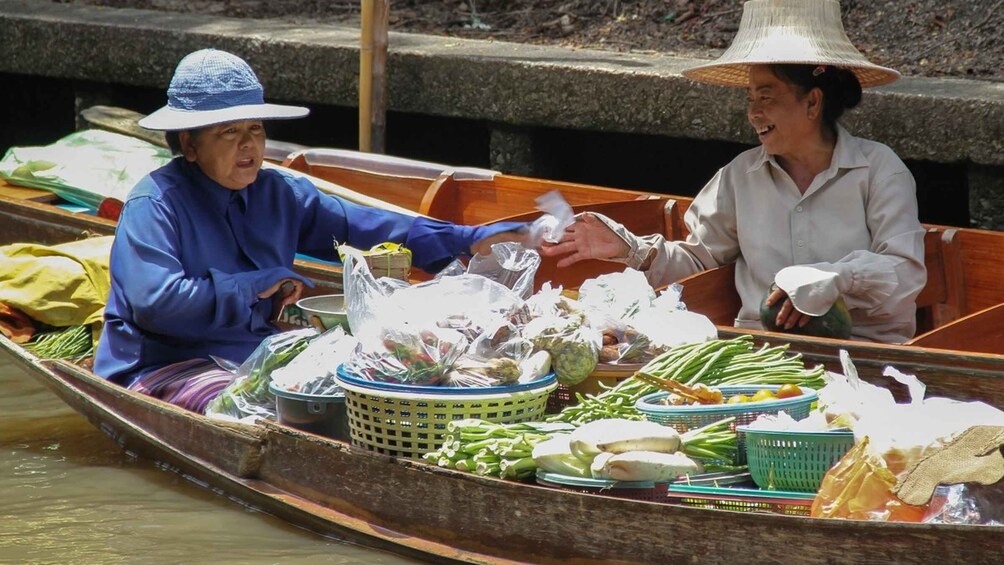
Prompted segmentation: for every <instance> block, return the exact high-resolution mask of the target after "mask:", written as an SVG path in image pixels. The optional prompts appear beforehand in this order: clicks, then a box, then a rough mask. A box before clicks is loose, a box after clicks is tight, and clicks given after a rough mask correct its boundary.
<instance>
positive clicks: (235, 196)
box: [179, 157, 248, 215]
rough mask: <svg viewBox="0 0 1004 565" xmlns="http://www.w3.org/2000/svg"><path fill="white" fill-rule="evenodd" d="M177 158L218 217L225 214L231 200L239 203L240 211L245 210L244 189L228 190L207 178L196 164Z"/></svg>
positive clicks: (245, 190) (245, 192)
mask: <svg viewBox="0 0 1004 565" xmlns="http://www.w3.org/2000/svg"><path fill="white" fill-rule="evenodd" d="M179 158H180V159H181V160H182V162H183V166H184V168H185V171H186V172H187V174H188V178H189V179H190V180H191V181H192V185H193V187H194V188H195V189H196V191H197V192H198V193H199V194H201V195H203V197H205V198H206V200H207V202H209V206H210V207H211V208H212V210H213V211H215V212H217V213H219V214H220V215H222V214H225V213H226V211H227V208H228V207H229V206H230V202H231V201H233V200H238V201H240V203H241V206H242V209H243V210H247V203H248V196H247V189H246V188H245V189H242V190H230V189H229V188H226V187H225V186H223V185H221V184H220V183H218V182H216V181H214V180H213V179H211V178H209V177H208V176H207V175H206V174H205V173H204V172H202V169H201V168H200V167H199V165H197V164H196V163H193V162H191V161H188V160H187V159H185V158H184V157H179Z"/></svg>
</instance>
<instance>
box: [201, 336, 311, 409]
mask: <svg viewBox="0 0 1004 565" xmlns="http://www.w3.org/2000/svg"><path fill="white" fill-rule="evenodd" d="M317 335H318V332H317V330H315V329H314V328H304V329H300V330H293V331H288V332H282V333H278V334H275V335H270V336H268V337H266V338H265V339H264V340H263V341H262V342H261V344H260V345H259V346H258V347H257V348H256V349H255V350H254V352H252V353H251V355H250V356H249V357H248V358H247V360H245V361H244V362H243V363H241V365H240V367H238V368H237V371H236V375H237V376H236V378H234V380H233V382H231V383H230V384H229V385H227V387H226V388H225V389H223V392H221V393H220V394H219V395H218V396H217V397H216V398H214V399H213V400H212V401H211V402H210V403H209V406H207V407H206V415H207V416H214V417H221V418H225V419H237V420H244V419H248V420H252V421H253V420H254V419H255V418H264V419H267V420H275V395H274V394H272V392H271V391H269V389H268V385H269V384H270V383H271V382H272V373H273V372H274V371H276V370H278V369H280V368H282V367H284V366H286V365H287V364H289V363H290V362H292V361H293V359H295V358H296V356H297V355H299V354H300V353H301V352H302V351H303V350H305V349H306V348H307V346H308V345H309V343H310V340H311V339H312V338H314V337H316V336H317Z"/></svg>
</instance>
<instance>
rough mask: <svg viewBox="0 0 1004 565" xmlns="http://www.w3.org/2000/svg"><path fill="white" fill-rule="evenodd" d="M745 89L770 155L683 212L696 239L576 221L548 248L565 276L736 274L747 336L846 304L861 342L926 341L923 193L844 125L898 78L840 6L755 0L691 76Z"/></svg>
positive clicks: (743, 166) (756, 152) (735, 169)
mask: <svg viewBox="0 0 1004 565" xmlns="http://www.w3.org/2000/svg"><path fill="white" fill-rule="evenodd" d="M683 74H684V76H687V77H689V78H691V79H694V80H697V81H701V82H706V83H711V84H717V85H722V86H732V87H739V88H743V89H745V90H746V94H747V100H748V110H747V117H748V120H749V124H750V127H752V128H753V129H754V130H755V131H756V133H757V136H758V137H759V139H760V142H761V145H760V146H759V147H756V148H754V149H751V150H749V151H746V152H744V153H742V154H740V155H739V156H738V157H736V158H735V159H734V160H733V161H732V162H731V163H729V164H728V165H726V166H725V167H723V168H722V169H721V170H719V171H718V173H717V174H716V175H715V176H714V178H712V179H711V180H710V181H709V182H708V184H707V185H706V186H705V187H704V188H703V189H702V190H701V192H700V193H699V194H698V195H697V196H696V197H695V198H694V202H693V204H692V205H691V207H690V209H689V210H688V211H687V213H686V217H685V220H686V222H687V226H688V228H689V229H690V235H689V236H688V237H687V239H686V240H685V241H666V240H665V239H664V238H662V237H661V236H658V235H650V236H645V237H639V236H636V235H634V234H632V233H630V232H628V231H627V230H626V229H625V228H624V227H623V226H621V225H619V224H617V223H616V222H613V221H611V220H610V219H609V218H606V217H603V216H601V215H598V214H588V213H587V214H584V215H580V216H579V217H578V218H577V221H576V222H575V224H574V225H573V226H572V227H571V228H569V230H568V231H567V232H566V234H565V236H564V237H563V239H562V241H561V242H559V243H557V244H555V245H553V246H548V247H545V248H544V249H542V251H541V252H542V253H543V254H544V255H548V256H563V257H562V259H561V261H559V263H558V265H559V266H564V265H570V264H572V263H575V262H577V261H580V260H583V259H590V258H597V259H605V260H611V261H620V262H623V263H626V264H627V265H628V266H629V267H634V268H638V269H640V270H643V271H644V272H645V273H646V276H647V277H648V279H649V281H650V282H651V283H652V284H653V286H662V285H665V284H668V283H671V282H673V281H676V280H679V279H680V278H682V277H684V276H687V275H690V274H693V273H696V272H699V271H701V270H704V269H710V268H714V267H718V266H721V265H725V264H729V263H733V262H734V263H736V288H737V290H738V291H739V294H740V296H741V298H742V308H741V310H740V312H739V315H738V317H737V319H736V325H737V326H740V327H751V328H758V327H762V324H761V321H760V303H761V300H762V299H763V298H764V297H765V296H767V293H768V290H769V289H771V287H772V284H775V283H776V285H777V287H779V288H778V289H777V290H775V291H774V292H772V293H771V295H770V298H769V299H768V302H769V303H770V304H773V305H776V304H783V306H782V307H781V309H780V312H779V313H778V314H777V316H776V319H774V320H773V321H774V322H775V323H777V325H778V326H780V327H782V328H784V329H787V330H795V329H798V328H800V327H802V326H805V324H806V323H808V322H809V321H810V320H812V318H813V317H814V316H820V315H822V314H825V313H826V312H827V311H828V310H829V309H830V307H831V306H832V305H834V303H836V302H837V300H838V299H841V298H842V299H843V302H844V303H845V304H846V306H847V307H848V308H849V310H850V314H851V318H852V321H853V330H852V337H853V338H856V339H866V340H874V341H882V342H902V341H905V340H907V339H909V338H910V337H912V336H913V334H914V332H915V330H916V322H915V315H916V304H915V299H916V297H917V295H918V294H919V293H920V290H921V289H922V288H923V286H924V284H925V282H926V270H925V268H924V242H923V238H924V230H923V228H922V227H921V225H920V222H919V220H918V218H917V197H916V185H915V183H914V180H913V177H912V176H911V174H910V172H909V170H907V168H906V166H905V165H904V164H903V162H902V161H901V160H900V159H899V158H898V157H897V156H896V155H895V153H893V152H892V150H891V149H889V148H888V147H886V146H885V145H882V144H880V143H876V142H874V141H869V140H865V139H860V138H857V137H854V136H853V135H851V134H850V133H848V132H847V130H845V129H844V128H843V127H842V126H841V125H840V124H839V123H838V119H839V118H840V116H841V115H842V114H843V112H844V110H846V109H850V108H853V107H854V106H856V105H857V104H858V102H859V101H860V100H861V89H862V88H867V87H871V86H878V85H882V84H887V83H890V82H893V81H894V80H896V79H897V78H899V73H897V72H896V71H894V70H892V69H887V68H884V67H880V66H878V65H875V64H872V63H870V62H869V61H868V60H867V59H865V58H864V56H863V55H861V54H860V53H859V52H858V50H857V49H855V48H854V46H853V45H852V44H851V42H850V40H849V39H848V38H847V35H846V34H845V33H844V29H843V25H842V24H841V21H840V5H839V3H838V2H837V1H836V0H751V1H749V2H746V3H745V4H744V5H743V16H742V21H741V23H740V26H739V31H738V33H737V34H736V37H735V39H734V40H733V42H732V45H731V46H730V47H729V49H728V50H726V52H725V53H724V54H723V55H722V56H721V57H720V58H719V59H718V60H716V61H713V62H710V63H707V64H703V65H700V66H697V67H694V68H691V69H688V70H686V71H684V72H683Z"/></svg>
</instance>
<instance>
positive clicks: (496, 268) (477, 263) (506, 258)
mask: <svg viewBox="0 0 1004 565" xmlns="http://www.w3.org/2000/svg"><path fill="white" fill-rule="evenodd" d="M538 267H540V254H539V253H537V252H536V251H534V250H533V249H527V248H525V247H523V246H522V245H520V244H518V243H513V242H504V243H496V244H495V245H492V253H491V255H481V254H477V255H475V256H474V257H472V258H471V261H470V263H469V264H468V265H467V273H468V274H472V275H481V276H483V277H485V278H487V279H489V280H492V281H495V282H497V283H499V284H501V285H503V286H505V287H506V288H510V289H512V291H513V292H514V293H515V294H516V295H517V296H519V297H521V298H524V299H525V298H529V297H530V295H531V294H533V278H534V277H535V276H536V275H537V268H538Z"/></svg>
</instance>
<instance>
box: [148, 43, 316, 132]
mask: <svg viewBox="0 0 1004 565" xmlns="http://www.w3.org/2000/svg"><path fill="white" fill-rule="evenodd" d="M309 112H310V111H309V110H308V109H307V108H304V107H302V106H286V105H283V104H267V103H266V102H265V91H264V89H263V88H262V86H261V82H259V81H258V77H257V76H256V75H255V73H254V71H253V70H251V67H250V66H249V65H248V64H247V63H246V62H245V61H244V59H241V58H240V57H238V56H236V55H234V54H232V53H227V52H226V51H220V50H218V49H201V50H199V51H195V52H193V53H189V54H188V55H186V56H185V57H184V58H183V59H182V60H181V61H180V62H179V63H178V67H177V68H176V69H175V70H174V77H172V78H171V85H170V86H169V87H168V89H167V105H166V106H164V107H163V108H161V109H159V110H157V111H156V112H154V113H152V114H150V115H149V116H147V117H145V118H143V119H142V120H140V121H139V125H140V126H142V127H144V128H147V129H153V130H164V131H180V130H187V129H194V128H201V127H205V126H211V125H215V124H221V123H226V122H234V121H240V120H282V119H290V118H302V117H303V116H306V115H307V114H308V113H309Z"/></svg>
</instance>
